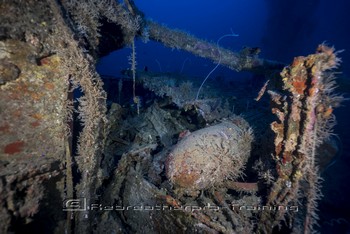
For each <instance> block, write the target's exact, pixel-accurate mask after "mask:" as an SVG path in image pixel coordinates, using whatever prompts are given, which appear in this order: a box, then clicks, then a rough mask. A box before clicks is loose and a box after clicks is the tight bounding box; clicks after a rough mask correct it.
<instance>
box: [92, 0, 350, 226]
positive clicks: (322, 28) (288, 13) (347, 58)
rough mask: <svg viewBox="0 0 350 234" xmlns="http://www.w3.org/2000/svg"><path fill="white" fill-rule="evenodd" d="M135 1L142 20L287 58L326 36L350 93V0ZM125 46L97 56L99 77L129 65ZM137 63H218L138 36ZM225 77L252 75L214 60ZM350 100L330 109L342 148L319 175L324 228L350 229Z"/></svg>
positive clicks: (154, 67) (206, 67) (185, 66)
mask: <svg viewBox="0 0 350 234" xmlns="http://www.w3.org/2000/svg"><path fill="white" fill-rule="evenodd" d="M135 3H136V5H137V6H138V7H139V9H140V10H142V11H143V12H144V13H145V15H146V17H147V18H151V19H153V20H155V21H157V22H158V23H164V24H165V25H167V26H169V27H171V28H179V29H182V30H184V31H187V32H189V33H191V34H193V35H195V36H197V37H199V38H203V39H206V40H208V41H212V42H214V43H215V42H216V41H217V40H218V38H220V37H221V36H222V35H224V34H228V33H232V32H234V33H236V34H239V36H238V37H229V38H225V39H223V40H222V41H221V42H220V45H221V46H223V47H225V48H228V49H231V50H234V51H239V50H240V49H241V48H242V47H244V46H250V47H259V48H261V51H262V52H261V54H260V57H262V58H266V59H271V60H276V61H281V62H285V63H290V62H291V61H292V60H293V58H294V57H295V56H300V55H308V54H310V53H313V52H314V51H315V49H316V47H317V45H318V44H320V43H322V42H326V43H327V44H328V45H331V46H334V47H335V48H336V49H337V50H345V51H344V52H342V53H341V54H340V55H339V56H340V57H341V58H342V61H343V62H342V65H341V67H340V68H339V72H341V74H339V75H338V77H339V82H338V83H339V92H341V93H344V96H345V97H350V95H349V94H350V90H349V87H350V86H349V83H350V82H349V81H350V77H349V76H350V29H349V24H350V1H349V0H333V1H330V0H294V1H289V0H284V1H281V0H251V1H243V0H235V1H234V0H221V1H217V0H206V1H203V0H202V1H201V0H191V1H189V0H177V1H170V0H168V1H161V0H147V1H142V0H136V1H135ZM130 51H131V49H130V48H125V49H122V50H119V51H116V52H114V53H112V54H110V55H109V56H107V57H105V58H102V59H101V61H100V63H99V65H98V71H99V73H100V74H102V75H110V76H116V77H118V76H119V75H120V71H121V70H123V69H125V68H128V67H130V65H129V64H128V59H127V58H128V56H129V54H130ZM136 51H137V63H138V65H137V67H138V69H142V68H144V67H146V66H147V68H148V69H149V70H151V71H155V72H172V73H181V74H184V75H189V76H196V77H203V78H204V77H205V76H206V75H207V74H208V73H209V72H210V71H211V69H212V68H213V67H214V66H215V64H214V63H212V62H211V61H209V60H205V59H202V58H198V57H195V56H193V55H191V54H189V53H186V52H183V51H179V50H171V49H169V48H166V47H164V46H162V45H161V44H159V43H155V42H152V41H150V42H148V43H146V44H145V43H143V42H142V41H141V40H139V41H137V42H136ZM212 75H213V76H221V77H224V78H225V79H228V80H229V79H233V80H240V79H247V78H250V77H251V76H252V74H249V73H248V74H247V73H244V74H241V73H237V72H234V71H231V70H229V69H227V68H224V67H222V66H219V67H218V69H217V70H215V72H214V73H213V74H212ZM349 108H350V103H349V102H348V101H347V102H344V103H343V106H342V107H340V108H339V109H338V110H336V111H335V114H336V116H337V120H338V124H337V126H336V128H335V133H336V134H338V136H339V144H340V146H341V147H340V148H341V150H340V153H339V155H338V156H337V158H336V160H335V162H334V163H333V164H332V166H330V167H329V168H328V169H327V170H326V171H325V172H324V173H323V177H324V179H325V181H324V183H323V193H324V195H325V198H324V200H323V201H322V202H321V204H320V213H319V214H320V218H321V220H320V223H321V229H320V231H322V232H323V233H346V232H348V233H349V232H350V212H349V211H350V202H349V197H350V188H349V186H348V184H349V179H350V124H349V119H350V109H349Z"/></svg>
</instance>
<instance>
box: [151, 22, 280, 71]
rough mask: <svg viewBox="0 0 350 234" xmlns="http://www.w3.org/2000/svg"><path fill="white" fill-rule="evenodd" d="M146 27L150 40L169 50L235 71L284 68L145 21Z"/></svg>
mask: <svg viewBox="0 0 350 234" xmlns="http://www.w3.org/2000/svg"><path fill="white" fill-rule="evenodd" d="M147 26H148V28H149V37H150V39H152V40H155V41H159V42H161V43H163V44H164V45H165V46H168V47H171V48H175V49H182V50H185V51H188V52H190V53H192V54H194V55H198V56H200V57H203V58H207V59H211V60H212V61H214V62H216V63H218V62H219V61H220V64H221V65H223V66H226V67H228V68H230V69H232V70H235V71H252V72H268V71H271V70H279V69H282V68H283V67H284V66H285V65H284V64H282V63H280V62H276V61H271V60H266V59H260V58H258V57H257V55H253V56H252V55H247V54H244V53H235V52H232V51H230V50H227V49H224V48H221V47H218V46H217V44H215V43H209V42H207V41H204V40H201V39H199V38H196V37H194V36H192V35H189V34H187V33H185V32H183V31H180V30H172V29H170V28H167V27H165V26H163V25H160V24H158V23H156V22H153V21H147ZM220 55H221V56H220ZM220 58H221V60H220Z"/></svg>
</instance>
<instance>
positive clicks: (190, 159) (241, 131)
mask: <svg viewBox="0 0 350 234" xmlns="http://www.w3.org/2000/svg"><path fill="white" fill-rule="evenodd" d="M252 139H253V136H252V132H251V130H250V129H249V127H248V124H247V122H245V121H244V120H243V119H242V118H240V117H235V118H234V119H233V120H231V121H227V122H222V123H220V124H217V125H214V126H210V127H207V128H203V129H201V130H198V131H195V132H193V133H191V134H189V135H188V136H186V137H184V138H183V139H182V140H181V141H180V142H179V143H178V144H177V145H176V146H175V147H174V148H173V150H172V151H171V152H170V153H169V156H168V158H167V162H166V174H167V178H168V179H169V180H170V181H171V182H172V184H173V185H174V186H175V187H176V188H179V189H181V190H183V192H184V193H186V194H193V193H195V192H198V191H199V190H203V189H208V188H209V187H211V186H213V185H214V184H215V186H219V185H220V184H223V182H224V181H225V180H226V179H231V180H234V179H237V178H238V177H239V176H240V175H241V174H242V168H243V167H244V164H245V162H246V161H247V159H248V157H249V155H250V144H251V141H252Z"/></svg>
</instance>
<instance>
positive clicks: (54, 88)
mask: <svg viewBox="0 0 350 234" xmlns="http://www.w3.org/2000/svg"><path fill="white" fill-rule="evenodd" d="M0 10H1V15H0V22H1V23H0V89H1V91H0V111H1V118H0V137H1V141H0V151H1V153H0V178H1V180H0V207H1V208H0V233H29V232H33V233H34V232H35V233H312V232H314V231H317V230H318V229H317V223H318V208H317V207H318V202H319V201H320V200H321V199H322V193H321V191H320V190H321V181H322V177H321V173H322V171H324V170H325V169H326V168H327V166H329V164H330V163H331V161H332V159H333V158H334V157H336V155H337V154H338V153H339V151H340V149H339V145H338V142H337V141H336V140H335V139H334V137H333V136H332V129H333V127H334V125H335V115H334V113H333V111H334V109H335V108H337V107H338V106H339V105H340V104H341V102H342V100H343V99H344V98H343V96H342V95H340V94H337V92H336V89H335V88H336V81H337V80H336V75H335V73H334V71H335V70H336V68H337V67H338V66H339V64H340V62H341V59H340V57H339V54H338V53H337V51H336V50H335V49H334V48H333V47H331V46H328V45H326V44H320V45H318V46H317V45H315V51H311V54H310V55H307V56H300V57H296V58H294V59H293V58H291V61H290V64H284V63H281V62H278V61H273V60H268V59H263V58H260V57H259V51H258V50H259V49H257V48H249V47H247V48H244V49H242V50H241V51H239V52H233V51H231V50H228V49H225V48H223V47H220V46H219V43H211V42H208V41H205V40H202V39H200V38H197V37H195V36H193V35H190V34H188V33H185V32H183V31H180V30H175V29H171V28H168V27H166V26H164V25H161V24H159V23H157V22H154V21H150V20H148V19H147V18H146V17H145V15H144V14H143V13H142V12H140V11H139V10H138V8H137V6H135V4H134V3H133V2H132V1H130V0H125V1H122V2H118V1H109V0H103V1H95V0H90V1H46V0H45V1H37V0H31V1H18V0H11V1H10V0H5V1H1V5H0ZM136 39H142V40H145V41H148V40H153V41H156V42H159V43H161V44H163V45H164V46H166V47H169V48H172V49H179V50H184V51H187V52H189V53H192V54H194V55H196V56H199V57H202V58H205V59H208V60H212V61H213V62H214V63H216V64H217V66H219V65H220V66H226V67H228V68H229V69H232V70H235V71H237V72H240V71H248V72H251V73H254V74H259V77H260V79H259V80H258V81H257V82H256V83H254V84H251V85H241V84H240V83H239V81H232V82H231V83H230V87H228V85H227V84H226V83H225V82H226V81H223V80H220V79H208V80H207V78H208V77H209V75H210V74H208V76H207V77H206V79H205V80H204V78H203V77H202V78H200V79H199V78H198V77H189V76H185V75H181V74H176V73H169V72H168V73H167V72H154V71H149V70H148V69H137V58H138V55H137V48H135V40H136ZM126 46H131V54H130V57H129V61H130V68H128V69H125V70H123V71H121V75H120V77H117V78H115V77H104V76H100V75H99V74H98V73H97V72H96V63H97V60H98V59H99V58H101V57H102V56H105V55H107V54H109V53H110V52H112V51H115V50H118V49H121V48H124V47H126ZM203 80H204V82H203ZM232 87H234V88H232Z"/></svg>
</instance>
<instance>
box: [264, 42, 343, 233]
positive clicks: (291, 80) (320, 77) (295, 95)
mask: <svg viewBox="0 0 350 234" xmlns="http://www.w3.org/2000/svg"><path fill="white" fill-rule="evenodd" d="M339 62H340V59H339V58H337V56H336V53H335V52H334V48H330V47H328V46H326V45H324V44H321V45H319V46H318V48H317V50H316V53H315V54H312V55H309V56H307V57H296V58H295V59H294V61H293V63H292V64H291V65H289V66H288V67H286V68H284V69H283V71H282V72H281V78H282V81H283V92H281V93H280V94H277V93H276V92H271V91H269V94H270V95H271V99H272V100H273V102H274V104H275V107H274V108H273V109H272V112H273V113H275V114H276V115H277V117H278V121H275V122H273V123H272V124H271V128H272V130H273V131H274V132H275V134H276V136H275V153H274V160H275V161H276V170H277V173H278V179H277V181H276V182H275V183H274V185H273V186H272V188H271V191H270V194H269V195H268V200H267V205H268V206H273V205H275V206H286V205H302V207H301V209H302V210H301V212H299V213H298V215H295V214H294V215H292V214H290V213H286V211H285V210H276V211H273V212H266V213H263V215H262V217H261V220H260V225H259V228H260V229H261V230H262V231H264V232H266V233H271V231H272V229H273V227H275V226H277V225H278V224H279V223H280V222H281V220H286V221H287V222H290V223H293V229H294V230H295V231H296V232H303V233H310V232H312V230H313V227H314V225H315V224H316V221H317V215H316V209H317V200H318V199H319V198H320V196H321V193H320V176H319V172H318V157H322V155H317V154H316V149H317V147H319V146H320V144H321V143H322V142H323V141H324V140H325V139H326V138H327V137H328V136H329V134H330V133H331V130H332V127H333V125H334V116H333V114H332V112H333V108H335V107H337V106H338V105H339V102H340V101H341V100H342V97H341V96H337V95H335V94H333V91H334V88H335V81H334V76H333V74H332V73H330V72H329V70H330V69H333V68H335V67H337V66H338V64H339Z"/></svg>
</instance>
